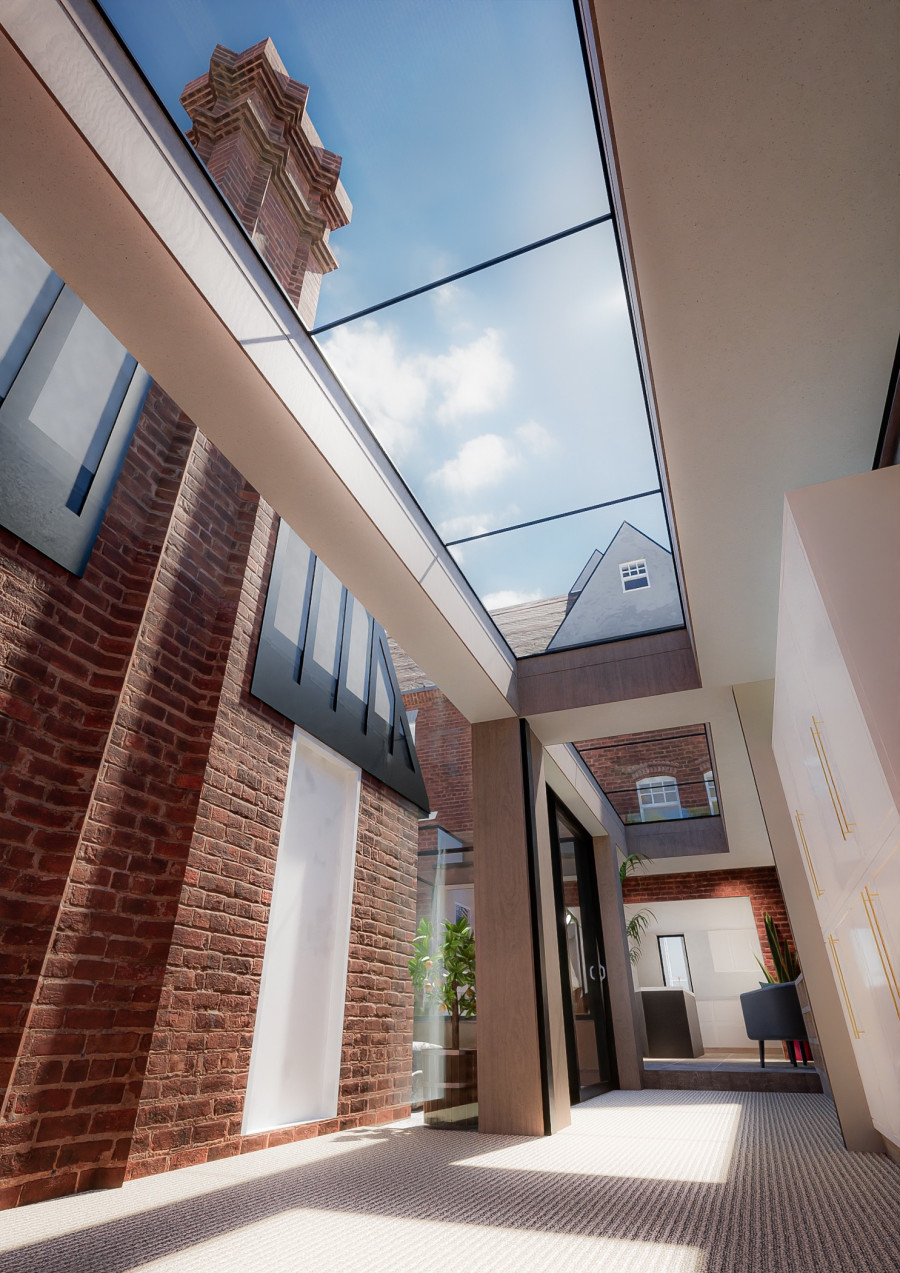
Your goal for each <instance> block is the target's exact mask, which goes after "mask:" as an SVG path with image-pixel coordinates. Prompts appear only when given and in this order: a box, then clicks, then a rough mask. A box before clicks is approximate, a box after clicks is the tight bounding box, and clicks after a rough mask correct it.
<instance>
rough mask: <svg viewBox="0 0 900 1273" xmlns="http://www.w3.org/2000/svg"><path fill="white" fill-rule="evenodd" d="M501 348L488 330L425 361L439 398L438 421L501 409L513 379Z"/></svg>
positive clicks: (497, 333) (510, 364)
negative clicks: (467, 342)
mask: <svg viewBox="0 0 900 1273" xmlns="http://www.w3.org/2000/svg"><path fill="white" fill-rule="evenodd" d="M500 346H501V341H500V333H499V332H498V331H497V330H496V328H493V327H489V328H488V329H487V331H485V332H484V333H483V334H482V335H481V336H479V337H478V339H477V340H473V341H472V342H471V344H468V345H453V346H452V347H451V348H450V351H449V353H446V354H438V355H437V357H435V358H429V359H427V360H425V361H426V363H427V374H428V375H429V376H430V377H431V379H432V381H433V382H434V384H435V385H436V387H437V389H438V392H439V393H440V394H441V397H442V400H441V402H440V403H439V405H438V408H437V417H438V419H439V420H441V421H442V422H444V423H445V424H446V423H452V422H453V421H455V420H459V419H460V418H463V417H465V416H471V415H482V414H483V413H484V412H485V411H492V410H494V408H495V407H499V406H500V404H501V403H502V402H503V401H504V399H505V398H506V395H507V394H508V393H509V387H510V385H511V384H512V379H513V365H512V363H511V362H510V361H509V359H508V358H506V357H505V356H504V354H503V351H502V349H501V347H500Z"/></svg>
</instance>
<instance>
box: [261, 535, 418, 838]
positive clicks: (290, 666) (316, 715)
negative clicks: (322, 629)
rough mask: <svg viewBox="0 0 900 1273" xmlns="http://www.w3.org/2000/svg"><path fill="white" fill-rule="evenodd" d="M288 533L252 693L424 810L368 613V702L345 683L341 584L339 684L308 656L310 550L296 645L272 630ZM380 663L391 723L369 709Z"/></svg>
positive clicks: (392, 683) (381, 641) (385, 660)
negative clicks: (389, 701) (389, 706)
mask: <svg viewBox="0 0 900 1273" xmlns="http://www.w3.org/2000/svg"><path fill="white" fill-rule="evenodd" d="M293 534H294V532H293V531H291V529H290V527H289V526H288V525H287V523H286V522H284V521H282V523H281V526H280V527H279V533H278V541H277V544H276V548H275V555H274V559H273V562H272V570H271V574H270V576H269V588H268V593H267V596H266V605H265V610H264V613H263V621H262V629H261V631H260V636H259V644H258V646H257V651H256V661H255V664H254V669H253V679H252V682H251V686H250V692H251V694H253V695H254V697H256V698H258V699H261V700H262V702H264V703H266V704H268V706H269V707H272V708H274V709H275V711H277V712H280V713H281V715H282V716H286V717H287V718H288V720H291V721H293V722H294V724H295V725H299V726H300V728H301V729H304V730H306V731H307V733H309V734H312V735H313V737H314V738H317V739H318V740H319V741H320V742H322V743H324V744H325V745H326V746H327V747H331V748H332V749H333V750H334V751H336V752H338V753H339V754H340V755H341V756H343V757H345V759H347V760H349V761H351V763H353V764H355V765H359V767H360V768H361V769H364V770H365V771H366V772H367V773H369V774H372V776H373V777H375V778H378V779H380V780H381V781H382V782H383V783H385V785H386V786H388V787H390V788H391V789H392V790H393V791H396V792H397V793H398V794H399V795H401V796H404V797H405V798H406V799H408V800H410V801H412V803H413V804H414V805H416V806H417V808H419V809H421V810H422V811H423V812H425V813H427V812H428V810H429V803H428V793H427V791H426V789H425V782H424V779H423V777H422V770H421V767H420V766H419V761H418V757H417V755H416V750H415V747H414V745H413V742H412V735H411V733H410V728H409V722H408V721H407V718H406V712H405V709H404V706H403V697H402V694H401V691H400V687H399V685H398V683H397V676H396V673H395V671H394V666H393V663H392V661H391V657H390V651H389V649H388V644H387V637H386V635H385V632H384V629H383V628H382V627H381V625H380V624H377V623H376V622H375V621H374V619H372V617H371V615H369V616H368V649H367V659H368V672H367V691H368V695H367V700H366V701H365V702H363V700H361V699H359V698H358V697H357V696H356V695H355V694H354V693H353V692H352V691H351V690H350V689H349V688H348V686H347V667H348V660H349V640H348V635H349V624H348V623H347V621H346V620H347V615H348V611H349V608H350V604H351V602H350V594H349V593H348V592H347V589H346V588H344V587H343V585H341V588H342V595H341V611H340V622H339V624H338V634H337V643H338V647H339V650H340V656H339V659H338V660H337V664H338V675H337V678H336V681H335V678H333V677H331V676H329V675H328V674H327V673H326V672H323V670H322V669H320V668H319V666H318V664H316V663H315V661H314V660H313V658H312V657H311V649H312V642H313V638H314V633H315V630H316V623H317V620H318V613H317V610H318V607H317V604H316V599H315V594H314V589H313V583H314V577H315V572H316V570H317V569H324V567H323V566H322V565H321V563H319V562H318V559H317V558H316V557H315V555H314V554H313V553H309V563H308V567H307V575H306V580H305V583H304V584H303V587H304V595H303V604H302V610H301V621H300V625H299V631H298V633H297V638H296V641H292V640H290V639H289V638H288V637H286V636H285V635H284V634H283V633H282V632H280V631H279V630H278V629H277V628H276V627H275V613H276V610H277V606H278V598H279V595H280V590H281V587H282V585H283V583H284V580H285V567H286V564H287V555H288V552H289V541H290V537H291V536H292V535H293ZM379 665H380V666H381V667H382V669H383V672H384V675H385V677H386V679H387V682H388V685H389V687H390V690H391V694H392V696H393V711H392V718H393V719H392V721H391V722H390V723H386V722H384V721H383V720H382V719H381V718H380V717H378V716H377V715H376V713H375V710H374V694H375V684H376V669H377V667H378V666H379Z"/></svg>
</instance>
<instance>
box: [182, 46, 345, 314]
mask: <svg viewBox="0 0 900 1273" xmlns="http://www.w3.org/2000/svg"><path fill="white" fill-rule="evenodd" d="M308 95H309V89H308V88H307V87H306V85H305V84H298V83H297V81H296V80H292V79H291V78H290V76H289V75H288V73H287V71H286V70H285V68H284V65H283V63H282V61H281V58H280V57H279V56H278V54H277V52H276V50H275V46H274V44H273V43H272V41H271V40H264V41H263V42H262V43H261V44H255V45H254V46H253V47H252V48H250V49H245V51H244V52H243V53H233V52H232V51H231V50H230V49H226V48H224V47H223V46H222V45H221V44H219V45H217V46H216V49H215V51H214V52H213V55H212V58H211V59H210V64H209V72H208V73H207V74H206V75H201V76H200V78H199V79H196V80H193V81H192V82H191V83H190V84H188V85H187V87H186V88H185V90H184V92H183V93H182V95H181V103H182V105H183V106H184V108H185V110H186V111H187V113H188V115H189V116H190V118H191V123H192V128H191V129H190V131H189V132H188V138H189V140H190V141H191V143H192V144H193V146H194V147H195V148H196V150H197V152H198V154H199V155H200V158H201V159H202V160H203V162H204V163H205V164H206V166H207V168H208V169H209V171H210V173H211V175H212V177H213V178H214V180H215V181H216V182H217V184H218V185H219V187H220V188H221V190H222V192H223V194H224V195H225V197H226V198H227V199H228V201H229V203H230V204H231V205H232V207H233V208H234V210H235V212H236V213H237V215H238V216H239V217H240V219H241V221H242V223H243V225H244V227H245V229H246V230H247V232H248V233H249V234H250V235H251V236H252V238H253V241H254V243H256V245H257V247H258V248H259V250H260V252H261V253H262V255H263V256H264V257H265V259H266V261H267V262H268V264H269V265H270V266H271V268H272V270H273V272H274V274H275V275H276V277H277V278H278V280H279V282H280V283H281V285H282V287H283V288H284V289H285V291H286V292H287V294H288V295H289V296H290V298H291V300H292V301H293V302H294V304H295V305H296V306H297V309H298V311H299V314H300V317H301V318H302V319H303V321H304V323H305V324H306V325H307V327H312V326H313V323H314V318H315V312H316V304H317V302H318V299H319V287H320V286H321V282H322V275H323V274H327V273H328V271H329V270H334V269H337V261H336V260H335V258H334V255H333V254H332V252H331V249H330V248H329V246H328V236H329V234H330V233H331V231H332V230H336V229H339V228H340V226H342V225H347V224H348V222H349V221H350V215H351V212H352V207H351V204H350V200H349V199H348V198H347V192H346V191H345V190H344V187H343V186H342V185H341V182H340V180H339V178H340V171H341V157H340V155H335V154H333V153H332V152H331V151H330V150H325V148H324V147H323V145H322V142H321V140H320V138H319V135H318V133H317V132H316V130H315V129H314V128H313V126H312V124H311V123H310V120H309V116H308V115H307V113H306V99H307V97H308Z"/></svg>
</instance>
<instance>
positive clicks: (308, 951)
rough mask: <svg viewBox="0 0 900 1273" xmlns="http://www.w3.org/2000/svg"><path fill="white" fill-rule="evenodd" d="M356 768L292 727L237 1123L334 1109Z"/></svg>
mask: <svg viewBox="0 0 900 1273" xmlns="http://www.w3.org/2000/svg"><path fill="white" fill-rule="evenodd" d="M359 787H360V770H359V769H357V768H356V766H355V765H351V764H348V762H347V761H345V760H343V759H341V757H339V756H337V755H335V753H334V752H332V751H329V750H328V749H327V748H325V747H323V746H321V745H320V744H319V743H316V742H314V741H313V740H312V739H311V738H310V737H309V736H308V735H307V734H304V733H303V731H302V730H299V729H295V730H294V743H293V749H292V752H291V766H290V772H289V774H288V791H287V800H286V803H285V810H284V820H283V822H282V827H281V840H280V842H279V845H278V858H277V862H276V867H275V881H274V886H273V890H272V909H271V912H270V916H269V929H268V933H267V936H266V953H265V958H264V960H263V972H262V983H261V986H260V995H259V1006H258V1008H257V1012H256V1025H255V1028H254V1032H253V1049H252V1052H251V1055H250V1076H249V1081H248V1085H247V1097H246V1101H245V1104H244V1119H243V1127H242V1131H243V1132H244V1134H245V1135H246V1134H248V1133H251V1132H260V1131H267V1130H270V1129H271V1128H273V1127H287V1126H292V1125H293V1124H295V1123H307V1122H311V1121H314V1120H317V1119H323V1118H333V1117H334V1116H335V1114H336V1113H337V1101H338V1080H339V1077H340V1065H341V1035H342V1033H343V1025H344V998H345V993H346V983H347V958H348V949H349V941H350V908H351V903H352V900H353V863H354V857H355V853H356V825H357V816H358V812H359Z"/></svg>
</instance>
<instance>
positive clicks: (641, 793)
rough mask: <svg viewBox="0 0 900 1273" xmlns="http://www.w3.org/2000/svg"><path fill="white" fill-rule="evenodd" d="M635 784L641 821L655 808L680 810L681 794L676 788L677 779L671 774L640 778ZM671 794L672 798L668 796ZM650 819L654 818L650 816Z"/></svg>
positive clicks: (644, 820)
mask: <svg viewBox="0 0 900 1273" xmlns="http://www.w3.org/2000/svg"><path fill="white" fill-rule="evenodd" d="M636 786H637V796H638V805H639V807H640V811H641V822H646V821H647V820H648V814H650V815H652V812H653V811H654V810H656V809H675V808H677V809H678V810H679V812H680V810H681V795H680V793H679V790H678V781H677V779H676V778H673V777H672V775H671V774H656V775H655V776H654V777H652V778H640V779H639V780H638V782H637V783H636ZM673 794H674V796H675V799H674V800H672V799H671V798H670V797H671V796H672V795H673ZM659 797H661V798H659ZM650 820H651V821H654V820H655V819H653V818H652V816H651V818H650Z"/></svg>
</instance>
